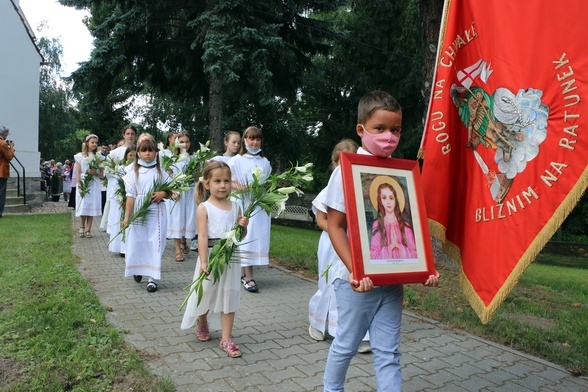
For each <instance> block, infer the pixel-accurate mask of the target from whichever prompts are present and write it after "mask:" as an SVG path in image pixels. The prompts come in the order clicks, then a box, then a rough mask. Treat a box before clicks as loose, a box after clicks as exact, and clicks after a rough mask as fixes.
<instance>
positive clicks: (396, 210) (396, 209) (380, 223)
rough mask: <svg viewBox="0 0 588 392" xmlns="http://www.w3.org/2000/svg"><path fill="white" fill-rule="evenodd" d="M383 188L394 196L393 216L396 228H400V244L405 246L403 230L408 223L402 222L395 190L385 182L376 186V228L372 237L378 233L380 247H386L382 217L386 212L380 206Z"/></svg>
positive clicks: (386, 240) (402, 218)
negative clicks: (396, 222)
mask: <svg viewBox="0 0 588 392" xmlns="http://www.w3.org/2000/svg"><path fill="white" fill-rule="evenodd" d="M384 188H388V189H390V190H391V191H392V194H393V195H394V216H396V221H398V226H399V228H400V235H401V237H402V238H401V240H402V244H403V245H404V246H407V243H406V233H405V231H404V228H405V227H406V226H408V223H407V222H406V220H404V216H402V212H401V211H400V206H399V205H398V195H397V194H396V189H394V187H393V186H392V185H390V184H388V183H386V182H385V183H383V184H380V186H378V196H377V201H378V227H377V228H376V229H375V230H374V231H373V232H372V235H375V234H376V233H379V234H380V238H381V240H380V241H381V244H382V246H388V236H387V235H386V227H385V226H384V217H385V216H386V210H385V209H384V206H383V205H382V199H381V194H382V190H383V189H384Z"/></svg>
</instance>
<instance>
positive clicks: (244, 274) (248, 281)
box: [229, 126, 272, 293]
mask: <svg viewBox="0 0 588 392" xmlns="http://www.w3.org/2000/svg"><path fill="white" fill-rule="evenodd" d="M261 142H262V134H261V130H260V129H259V128H257V127H254V126H250V127H248V128H247V129H245V132H243V138H242V139H241V150H240V151H239V153H240V154H241V155H236V156H234V157H233V158H231V160H230V161H229V166H230V167H231V172H232V174H233V178H232V181H233V184H232V185H233V189H240V190H242V189H247V185H248V184H249V183H250V182H252V181H253V171H254V170H255V168H256V167H257V168H259V170H261V177H262V180H263V179H264V178H265V177H267V176H268V175H270V174H271V172H272V167H271V165H270V163H269V161H268V159H267V158H265V157H264V156H263V153H262V152H261ZM244 196H245V199H244V205H243V210H245V209H247V206H248V204H249V201H248V200H247V194H245V195H244ZM270 228H271V217H270V216H269V215H268V214H266V213H265V211H263V210H262V209H261V207H257V208H256V209H255V211H254V212H253V214H252V215H251V226H250V229H249V232H248V234H247V237H245V238H244V239H243V245H241V246H240V247H239V250H240V252H241V283H242V284H243V287H244V288H245V290H247V291H249V292H252V293H254V292H257V291H258V287H257V283H256V282H255V280H254V279H253V266H261V265H268V264H269V246H270Z"/></svg>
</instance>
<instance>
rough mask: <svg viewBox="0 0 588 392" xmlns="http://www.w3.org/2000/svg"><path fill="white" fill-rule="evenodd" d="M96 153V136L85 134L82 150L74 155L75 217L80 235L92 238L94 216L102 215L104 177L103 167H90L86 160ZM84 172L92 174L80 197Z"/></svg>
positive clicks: (93, 156)
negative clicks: (86, 187)
mask: <svg viewBox="0 0 588 392" xmlns="http://www.w3.org/2000/svg"><path fill="white" fill-rule="evenodd" d="M97 153H98V136H96V135H94V134H91V135H88V136H86V139H85V140H84V144H82V152H80V153H78V154H76V155H75V156H74V159H75V162H76V165H75V170H76V179H77V184H76V208H75V211H76V217H78V216H79V217H80V229H79V231H78V234H79V235H80V237H86V238H92V234H91V231H92V223H93V221H94V217H95V216H100V215H102V193H101V188H102V184H101V181H102V179H103V178H104V169H103V168H100V169H99V170H95V169H90V165H89V163H88V160H90V159H94V158H95V156H96V154H97ZM86 174H89V175H91V176H92V179H91V181H90V186H89V191H88V193H87V194H86V195H85V196H84V197H82V195H81V194H80V182H81V181H82V180H83V178H84V177H85V175H86Z"/></svg>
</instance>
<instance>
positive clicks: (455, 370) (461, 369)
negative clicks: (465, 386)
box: [445, 363, 483, 380]
mask: <svg viewBox="0 0 588 392" xmlns="http://www.w3.org/2000/svg"><path fill="white" fill-rule="evenodd" d="M445 371H446V372H448V373H451V374H453V375H454V377H455V378H456V379H458V380H465V379H467V378H468V377H470V376H472V375H474V374H477V375H480V374H482V373H483V371H482V370H481V369H479V368H477V367H474V366H472V365H471V364H469V363H463V364H461V365H460V366H456V367H449V368H446V369H445Z"/></svg>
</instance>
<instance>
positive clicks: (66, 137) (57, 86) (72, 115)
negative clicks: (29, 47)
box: [37, 38, 80, 161]
mask: <svg viewBox="0 0 588 392" xmlns="http://www.w3.org/2000/svg"><path fill="white" fill-rule="evenodd" d="M37 45H38V46H39V49H40V50H41V53H42V55H43V57H44V58H45V59H46V61H45V63H44V64H43V65H42V67H41V73H40V89H39V151H40V152H41V156H42V157H44V158H46V159H56V160H61V161H63V160H65V159H66V158H68V157H71V156H72V155H73V154H74V153H75V152H77V151H79V147H80V143H79V142H77V141H73V140H71V137H70V135H71V134H72V132H73V131H74V130H75V129H76V128H77V126H78V122H77V119H78V112H77V109H76V108H75V106H73V104H72V91H71V85H70V84H68V83H67V82H65V81H63V80H62V79H61V78H60V76H59V72H60V71H61V55H62V53H63V47H62V46H61V43H60V42H59V40H58V39H56V38H53V39H47V38H40V39H39V41H38V42H37Z"/></svg>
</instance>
